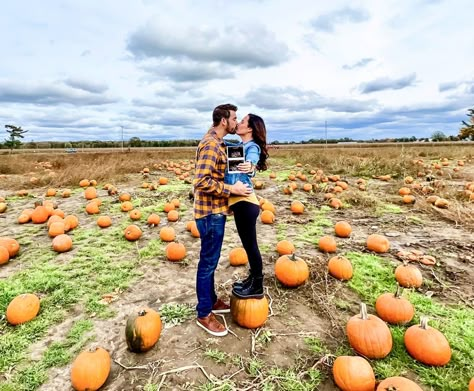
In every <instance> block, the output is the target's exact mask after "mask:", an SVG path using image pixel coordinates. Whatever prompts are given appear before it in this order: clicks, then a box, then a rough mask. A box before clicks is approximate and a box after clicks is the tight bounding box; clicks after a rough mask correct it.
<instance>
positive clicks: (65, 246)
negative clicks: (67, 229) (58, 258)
mask: <svg viewBox="0 0 474 391" xmlns="http://www.w3.org/2000/svg"><path fill="white" fill-rule="evenodd" d="M52 247H53V250H54V251H56V252H58V253H63V252H66V251H69V250H70V249H71V248H72V239H71V237H70V236H68V235H67V234H61V235H58V236H56V237H55V238H54V239H53V243H52Z"/></svg>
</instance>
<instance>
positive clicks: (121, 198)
mask: <svg viewBox="0 0 474 391" xmlns="http://www.w3.org/2000/svg"><path fill="white" fill-rule="evenodd" d="M131 199H132V196H131V195H130V194H129V193H121V194H120V195H119V201H120V202H125V201H130V200H131Z"/></svg>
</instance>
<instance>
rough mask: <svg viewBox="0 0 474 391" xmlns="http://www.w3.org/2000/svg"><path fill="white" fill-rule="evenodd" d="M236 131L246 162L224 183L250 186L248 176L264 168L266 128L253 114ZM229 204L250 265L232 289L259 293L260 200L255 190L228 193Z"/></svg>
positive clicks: (259, 295)
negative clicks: (252, 191) (248, 270)
mask: <svg viewBox="0 0 474 391" xmlns="http://www.w3.org/2000/svg"><path fill="white" fill-rule="evenodd" d="M236 134H237V135H239V136H240V138H241V139H242V143H243V146H244V155H245V161H246V163H241V164H240V165H239V170H240V171H242V173H238V174H229V173H226V175H225V179H224V181H225V183H229V184H234V183H236V182H237V181H241V182H243V183H246V184H248V185H250V186H252V187H253V185H252V181H251V178H252V177H253V176H255V172H256V170H259V171H265V170H266V169H267V163H266V161H267V158H268V151H267V130H266V127H265V122H263V119H262V118H261V117H259V116H258V115H255V114H248V115H246V116H245V117H244V118H243V119H242V121H241V122H240V123H239V124H238V126H237V132H236ZM229 207H230V209H231V210H232V212H233V214H234V220H235V225H236V226H237V232H238V233H239V236H240V240H241V241H242V245H243V247H244V249H245V251H246V252H247V256H248V258H249V265H250V273H249V276H248V277H247V278H246V279H245V280H243V281H241V282H236V283H235V284H234V287H233V290H232V293H233V294H234V295H235V296H237V297H240V298H262V297H263V270H262V269H263V267H262V256H261V254H260V250H259V248H258V244H257V228H256V223H257V218H258V215H259V213H260V204H259V202H258V199H257V196H256V195H255V192H254V193H252V194H251V195H250V196H248V197H242V196H233V195H232V196H231V197H230V198H229Z"/></svg>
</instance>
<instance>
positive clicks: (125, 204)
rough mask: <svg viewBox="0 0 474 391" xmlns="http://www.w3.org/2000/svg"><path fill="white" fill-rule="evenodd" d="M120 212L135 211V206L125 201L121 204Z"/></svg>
mask: <svg viewBox="0 0 474 391" xmlns="http://www.w3.org/2000/svg"><path fill="white" fill-rule="evenodd" d="M120 210H121V211H122V212H130V211H131V210H133V204H132V203H131V202H130V201H124V202H122V203H121V204H120Z"/></svg>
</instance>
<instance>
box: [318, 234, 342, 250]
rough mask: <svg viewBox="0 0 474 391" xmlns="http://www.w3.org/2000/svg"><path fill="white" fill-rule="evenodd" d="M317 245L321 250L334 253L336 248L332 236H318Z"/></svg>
mask: <svg viewBox="0 0 474 391" xmlns="http://www.w3.org/2000/svg"><path fill="white" fill-rule="evenodd" d="M318 247H319V249H320V250H321V251H322V252H325V253H335V252H336V249H337V243H336V240H335V239H334V238H333V237H332V236H322V237H321V238H319V241H318Z"/></svg>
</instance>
